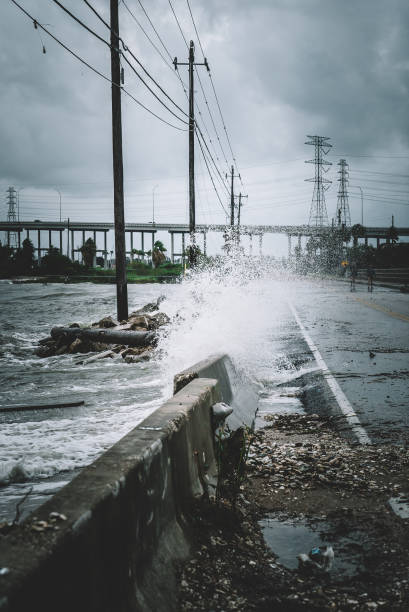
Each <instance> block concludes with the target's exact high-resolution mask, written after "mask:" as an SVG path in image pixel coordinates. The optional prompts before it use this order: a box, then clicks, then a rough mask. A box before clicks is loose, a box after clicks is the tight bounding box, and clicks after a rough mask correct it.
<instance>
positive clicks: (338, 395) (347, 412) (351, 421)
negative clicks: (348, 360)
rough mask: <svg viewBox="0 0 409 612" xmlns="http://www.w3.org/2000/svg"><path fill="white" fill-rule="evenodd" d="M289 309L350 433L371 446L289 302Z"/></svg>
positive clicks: (352, 410)
mask: <svg viewBox="0 0 409 612" xmlns="http://www.w3.org/2000/svg"><path fill="white" fill-rule="evenodd" d="M289 307H290V309H291V312H292V313H293V315H294V318H295V320H296V321H297V323H298V325H299V327H300V329H301V331H302V333H303V336H304V338H305V341H306V342H307V344H308V346H309V347H310V350H311V352H312V354H313V355H314V358H315V361H316V362H317V365H318V366H319V367H320V369H321V371H322V373H323V374H325V378H326V380H327V382H328V386H329V388H330V389H331V391H332V393H333V395H334V397H335V399H336V401H337V403H338V406H339V407H340V409H341V412H342V414H343V415H344V416H345V418H346V420H347V421H348V423H349V425H350V426H351V429H352V431H353V432H354V434H355V435H356V437H357V438H358V440H359V442H360V443H361V444H371V439H370V437H369V436H368V434H367V433H366V431H365V429H364V428H363V427H362V425H361V422H360V420H359V418H358V416H357V414H356V412H355V410H354V409H353V408H352V406H351V404H350V403H349V401H348V399H347V397H346V395H345V393H344V392H343V391H342V389H341V387H340V386H339V384H338V383H337V381H336V380H335V378H334V377H333V376H332V374H331V372H330V370H329V368H328V366H327V364H326V363H325V361H324V359H323V358H322V356H321V353H320V352H319V350H318V349H317V347H316V346H315V344H314V342H313V341H312V339H311V337H310V335H309V333H308V332H307V330H306V329H305V327H304V325H303V324H302V323H301V320H300V317H299V316H298V313H297V311H296V310H295V308H294V306H293V305H292V304H291V303H290V302H289Z"/></svg>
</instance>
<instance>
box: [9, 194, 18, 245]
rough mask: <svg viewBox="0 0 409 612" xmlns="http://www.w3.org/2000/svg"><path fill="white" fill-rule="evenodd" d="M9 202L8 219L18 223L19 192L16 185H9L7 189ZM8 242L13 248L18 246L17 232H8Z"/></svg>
mask: <svg viewBox="0 0 409 612" xmlns="http://www.w3.org/2000/svg"><path fill="white" fill-rule="evenodd" d="M6 193H7V200H8V201H7V203H8V211H7V221H8V222H10V223H16V221H17V216H16V207H17V192H16V190H15V189H14V187H9V188H8V189H7V192H6ZM7 243H8V246H10V247H12V248H15V249H16V248H17V246H18V244H17V234H16V232H7Z"/></svg>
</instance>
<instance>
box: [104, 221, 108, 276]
mask: <svg viewBox="0 0 409 612" xmlns="http://www.w3.org/2000/svg"><path fill="white" fill-rule="evenodd" d="M107 268H108V251H107V232H106V231H104V270H106V269H107Z"/></svg>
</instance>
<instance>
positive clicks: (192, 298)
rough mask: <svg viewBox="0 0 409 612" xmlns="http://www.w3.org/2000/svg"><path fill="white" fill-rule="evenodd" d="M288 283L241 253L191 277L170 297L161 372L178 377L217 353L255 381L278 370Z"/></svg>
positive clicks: (275, 271) (266, 266) (161, 346)
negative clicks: (195, 364)
mask: <svg viewBox="0 0 409 612" xmlns="http://www.w3.org/2000/svg"><path fill="white" fill-rule="evenodd" d="M289 293H290V288H289V285H288V283H285V282H283V280H281V279H280V276H279V273H278V272H277V270H276V269H275V268H272V267H271V266H270V265H268V264H267V263H264V265H261V262H260V261H257V260H256V261H255V260H254V259H253V260H249V259H248V258H245V257H244V256H242V255H241V254H240V253H238V254H236V255H235V256H234V257H232V258H231V259H229V260H227V259H223V260H220V261H217V262H216V264H214V265H207V266H204V267H202V268H201V269H199V270H195V271H194V272H193V273H191V274H189V275H187V276H186V277H185V279H184V280H183V282H182V283H181V284H180V285H179V287H178V289H177V291H175V292H172V293H171V294H169V295H168V298H167V300H166V302H165V304H164V309H165V310H166V312H167V314H168V315H169V316H170V317H171V320H172V324H171V326H170V327H169V328H168V329H167V330H165V332H164V333H163V334H161V338H160V341H159V350H160V353H162V371H163V372H164V375H165V377H166V378H167V382H168V385H169V384H170V381H171V379H172V378H173V376H174V374H176V373H177V372H180V371H181V370H183V369H185V368H187V367H189V366H191V365H193V364H194V363H196V362H198V361H200V360H202V359H205V358H206V357H208V356H209V355H212V354H215V353H227V354H228V355H229V356H230V357H231V358H232V360H233V362H234V363H235V365H236V367H237V368H238V369H239V370H241V371H242V372H244V373H246V375H247V376H248V377H249V378H251V379H253V380H254V379H256V378H258V377H259V375H260V373H261V370H263V371H265V370H267V371H268V370H270V373H272V372H273V371H277V360H278V358H280V359H281V360H282V359H283V353H282V349H281V347H280V345H279V343H277V338H278V335H279V334H278V333H277V332H278V330H279V328H280V327H281V325H282V322H283V321H284V320H285V319H286V318H287V317H288V307H287V298H288V295H289Z"/></svg>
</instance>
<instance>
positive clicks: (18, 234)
mask: <svg viewBox="0 0 409 612" xmlns="http://www.w3.org/2000/svg"><path fill="white" fill-rule="evenodd" d="M17 245H18V248H20V247H21V232H20V230H19V231H18V232H17Z"/></svg>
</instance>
